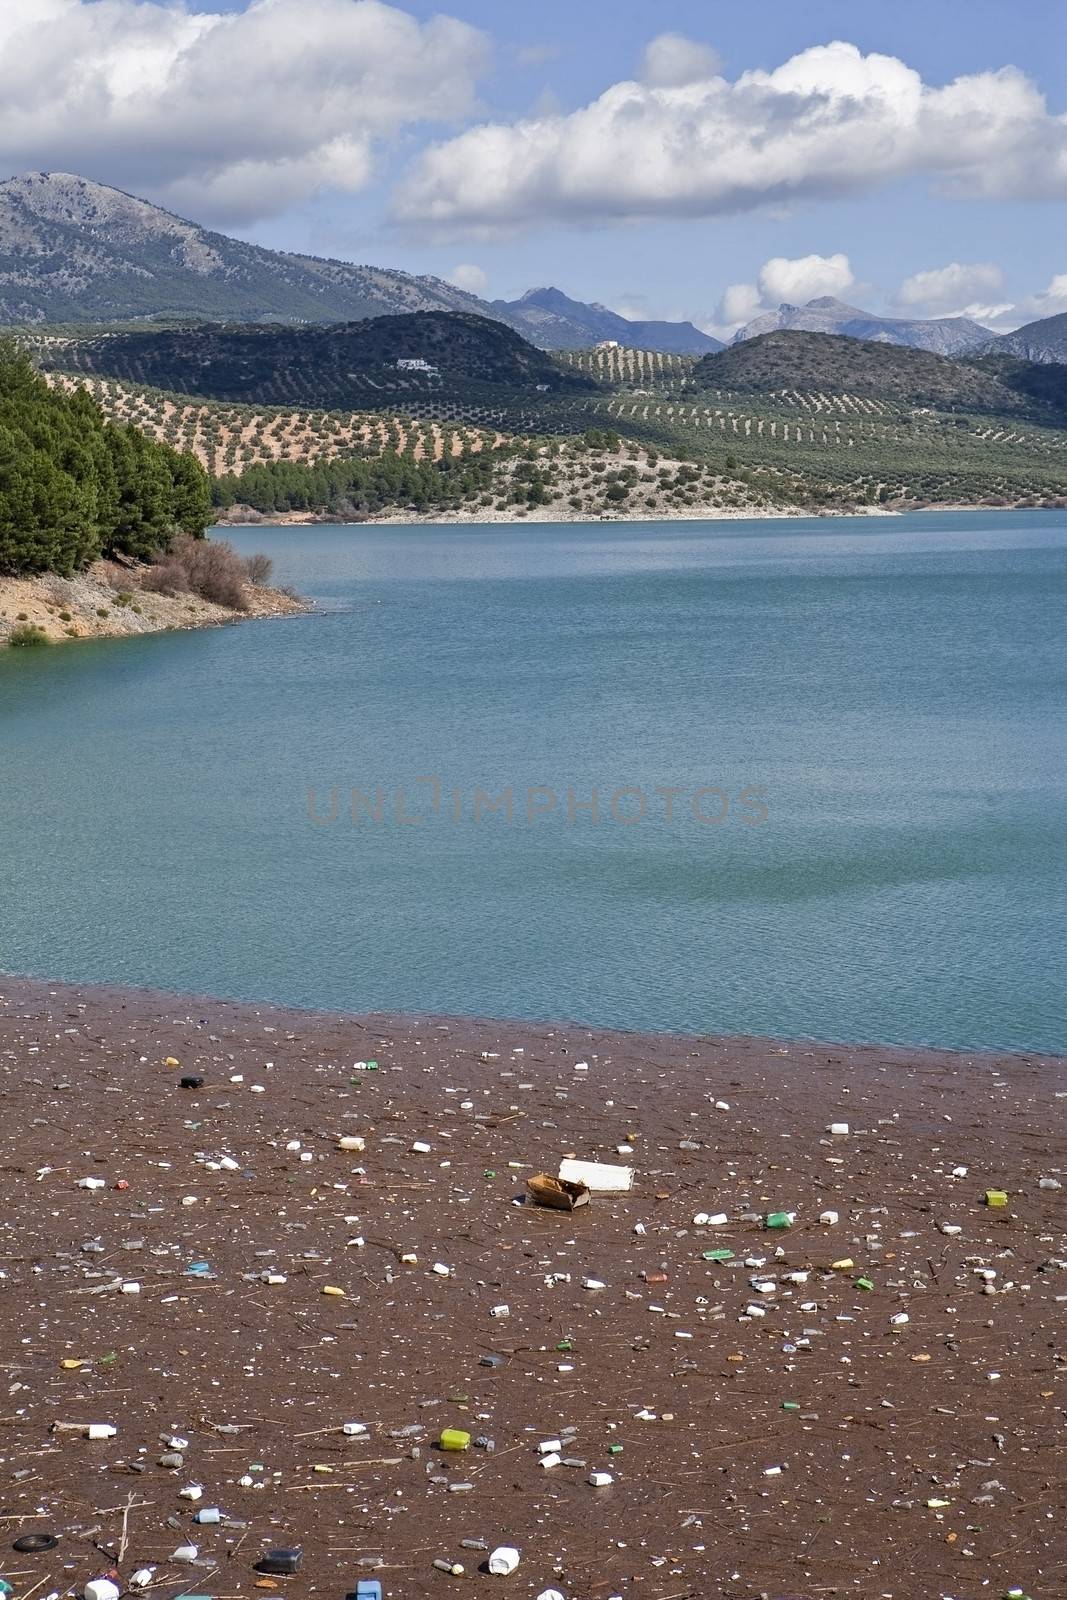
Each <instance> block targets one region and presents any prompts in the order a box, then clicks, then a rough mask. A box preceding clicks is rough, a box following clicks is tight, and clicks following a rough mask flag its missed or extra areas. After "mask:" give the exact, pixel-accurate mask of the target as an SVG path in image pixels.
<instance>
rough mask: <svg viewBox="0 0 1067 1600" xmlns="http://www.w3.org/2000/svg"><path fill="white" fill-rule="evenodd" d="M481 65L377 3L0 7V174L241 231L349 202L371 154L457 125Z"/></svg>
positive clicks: (457, 32)
mask: <svg viewBox="0 0 1067 1600" xmlns="http://www.w3.org/2000/svg"><path fill="white" fill-rule="evenodd" d="M488 58H489V45H488V41H487V39H486V37H485V35H484V34H482V33H480V32H479V31H478V30H477V29H475V28H472V27H470V26H469V25H468V24H467V23H465V22H460V21H457V20H455V19H453V18H451V17H447V16H436V17H434V18H433V19H432V20H430V21H428V22H426V23H420V22H418V21H417V20H416V19H415V18H413V17H411V16H409V15H408V14H407V12H405V11H402V10H400V9H398V8H397V7H396V6H392V5H387V4H385V3H383V0H250V4H249V5H248V6H247V8H246V9H245V10H243V11H239V12H197V13H193V12H190V11H189V10H188V9H187V8H186V5H185V4H184V3H182V0H166V3H165V0H95V3H92V4H90V3H88V0H0V171H3V172H4V173H5V175H6V173H7V172H18V171H26V170H29V169H40V168H45V169H51V170H69V171H74V172H78V173H81V174H83V175H85V176H87V177H92V178H97V179H101V180H103V181H105V182H109V183H114V184H117V185H118V186H119V187H121V188H127V189H132V190H134V191H136V192H138V193H144V194H148V195H149V196H150V197H151V198H153V199H156V200H161V201H163V203H165V204H169V205H171V206H173V207H175V208H184V209H187V210H192V211H194V214H195V215H197V216H198V217H200V218H207V217H211V218H215V219H219V220H225V221H228V222H235V221H248V220H251V219H253V218H256V217H262V216H267V215H271V214H275V213H277V212H279V211H282V210H284V209H285V208H286V207H287V206H289V205H291V204H292V203H293V202H294V201H295V200H298V199H301V198H303V197H305V196H306V195H307V194H308V193H309V192H311V191H313V190H314V189H315V188H317V187H319V186H324V185H328V186H334V187H337V188H340V189H346V190H354V189H358V188H361V187H362V186H363V185H364V184H366V183H367V181H368V180H369V178H370V176H371V174H372V169H373V159H374V153H375V147H376V144H377V142H378V141H379V140H380V139H382V138H386V137H388V136H390V135H393V134H395V133H397V132H398V131H399V130H400V129H401V128H403V127H404V126H405V125H406V124H410V123H414V122H425V121H430V122H444V123H449V122H455V121H456V120H457V119H458V118H461V117H464V116H466V115H467V114H468V113H469V112H470V111H471V109H472V107H473V105H474V99H475V87H476V81H477V78H478V76H479V74H480V73H481V72H482V71H484V70H485V68H486V67H487V65H488Z"/></svg>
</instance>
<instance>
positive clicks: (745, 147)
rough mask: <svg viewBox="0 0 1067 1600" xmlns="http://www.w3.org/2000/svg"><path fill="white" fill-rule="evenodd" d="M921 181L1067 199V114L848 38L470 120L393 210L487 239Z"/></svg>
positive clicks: (1001, 83)
mask: <svg viewBox="0 0 1067 1600" xmlns="http://www.w3.org/2000/svg"><path fill="white" fill-rule="evenodd" d="M655 71H656V68H655V62H653V75H655ZM915 174H925V175H927V176H929V177H930V178H932V179H934V180H936V181H937V182H938V183H939V184H940V185H942V186H943V187H944V188H946V189H947V190H948V191H950V192H952V193H954V194H957V195H960V196H972V197H1007V198H1011V199H1015V200H1018V199H1024V198H1033V199H1036V198H1045V199H1052V198H1062V197H1065V196H1067V118H1065V117H1063V116H1053V115H1051V114H1050V112H1049V111H1048V109H1047V107H1046V105H1045V101H1044V98H1043V96H1042V95H1041V93H1040V92H1039V90H1038V89H1037V87H1036V86H1035V85H1034V84H1033V83H1032V82H1031V80H1030V79H1029V78H1027V77H1026V75H1025V74H1024V73H1022V72H1020V71H1019V70H1018V69H1016V68H1014V67H1004V68H1002V69H1000V70H999V71H996V72H981V73H975V74H972V75H970V76H968V77H962V78H957V79H956V80H955V81H954V82H952V83H950V84H948V85H946V86H944V87H940V88H939V87H935V86H932V85H929V84H926V83H924V82H923V80H922V78H921V77H920V75H919V73H918V72H916V71H914V70H913V69H912V68H911V67H908V66H906V65H905V63H904V62H902V61H899V60H897V59H896V58H895V57H893V56H886V55H877V54H872V55H866V56H865V55H863V54H862V53H861V52H860V51H859V50H858V49H857V48H856V46H855V45H851V44H847V43H843V42H840V41H838V42H835V43H833V44H828V45H820V46H817V47H815V48H813V49H810V50H804V51H802V52H801V53H800V54H799V55H796V56H793V57H792V58H791V59H790V60H788V61H786V62H785V63H784V64H783V65H782V66H780V67H778V68H777V69H776V70H775V71H773V72H766V71H763V70H754V71H750V72H744V73H742V74H741V76H740V77H738V78H737V79H736V80H735V81H733V82H729V81H727V80H726V79H724V78H718V77H702V78H701V79H700V80H699V81H691V82H685V83H681V84H679V83H662V82H655V81H653V82H623V83H616V84H613V85H612V86H611V87H610V88H609V89H607V90H605V92H604V93H603V94H602V95H601V96H600V97H599V98H598V99H596V100H594V101H592V102H591V103H590V104H589V105H586V106H584V107H582V108H580V109H579V110H577V111H573V112H570V113H569V114H566V115H563V114H558V115H554V116H546V117H528V118H525V119H523V120H520V121H518V122H515V123H510V124H509V123H501V122H497V123H486V124H484V125H482V126H479V127H474V128H470V129H468V130H467V131H466V132H464V133H462V134H460V135H459V136H458V137H456V138H453V139H449V140H447V141H445V142H443V143H437V144H435V145H431V146H430V147H429V148H428V149H427V150H425V151H424V152H423V153H422V154H421V155H420V156H419V157H418V158H417V159H416V161H415V162H414V164H413V166H412V168H411V169H410V171H409V172H408V174H407V176H406V178H405V179H404V181H403V182H402V183H401V185H400V188H399V190H398V193H397V196H396V212H397V215H398V216H399V217H400V218H401V219H402V220H404V221H406V222H408V223H411V224H414V225H418V226H431V227H436V228H438V229H439V230H447V229H453V230H456V231H460V230H467V231H479V230H481V231H485V232H491V231H494V230H499V229H501V228H510V227H515V226H519V225H524V224H529V223H533V222H544V221H553V220H574V221H583V222H589V221H604V220H611V219H625V218H654V217H665V216H676V217H678V216H680V217H686V216H715V215H724V214H727V213H732V212H733V213H736V212H743V211H746V210H750V209H752V208H753V207H755V206H760V205H763V206H766V205H772V204H780V203H782V202H786V201H793V200H796V199H802V198H815V197H819V196H834V195H844V194H850V193H861V192H868V191H870V190H872V189H874V188H876V187H878V186H879V185H880V184H883V183H886V182H888V181H890V180H892V179H894V178H899V177H904V176H908V175H915Z"/></svg>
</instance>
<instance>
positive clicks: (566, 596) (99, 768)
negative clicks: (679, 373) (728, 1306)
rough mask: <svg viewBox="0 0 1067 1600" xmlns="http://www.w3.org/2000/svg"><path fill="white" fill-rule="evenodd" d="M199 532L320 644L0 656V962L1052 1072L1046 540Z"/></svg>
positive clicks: (252, 635)
mask: <svg viewBox="0 0 1067 1600" xmlns="http://www.w3.org/2000/svg"><path fill="white" fill-rule="evenodd" d="M232 537H233V538H234V542H235V543H237V544H238V545H239V546H240V547H241V548H242V550H245V551H251V550H253V549H263V550H266V551H268V552H269V553H270V554H271V555H272V556H273V557H274V560H275V563H276V570H277V573H278V575H279V577H280V578H281V579H282V580H283V581H287V582H291V583H293V584H295V585H296V586H297V587H299V588H300V589H301V590H303V591H304V592H305V593H307V594H310V595H312V596H313V597H315V598H316V599H317V600H318V601H319V602H320V603H321V607H322V611H323V614H320V615H318V616H314V617H307V618H299V619H294V620H288V621H269V622H261V623H248V624H245V625H243V626H241V627H237V628H227V629H222V630H218V631H213V632H205V633H187V634H172V635H165V636H160V637H156V638H147V639H143V640H133V641H108V642H100V643H94V644H86V645H78V646H72V647H71V648H69V649H55V650H51V651H44V652H8V653H5V654H4V655H3V656H2V657H0V760H2V783H0V849H2V855H0V970H7V971H15V972H27V973H36V974H40V975H47V976H52V977H67V978H74V979H84V980H110V981H118V982H124V983H132V984H145V985H154V986H163V987H166V988H171V989H181V990H192V991H198V992H202V993H216V994H223V995H229V996H235V997H244V998H266V999H272V1000H278V1001H285V1002H290V1003H296V1004H300V1005H306V1006H323V1007H331V1008H346V1009H353V1010H365V1009H393V1010H418V1011H438V1012H453V1013H479V1014H488V1015H502V1016H514V1017H551V1018H577V1019H582V1020H586V1021H590V1022H600V1023H612V1024H619V1025H624V1026H628V1027H641V1028H674V1029H681V1030H692V1031H705V1030H710V1031H731V1032H753V1033H769V1034H778V1035H808V1036H816V1037H822V1038H836V1039H842V1040H846V1039H851V1040H854V1039H879V1040H884V1041H901V1042H910V1043H916V1042H932V1043H937V1044H944V1045H957V1046H977V1045H986V1046H1001V1047H1006V1046H1014V1047H1022V1048H1042V1049H1047V1050H1061V1051H1062V1050H1067V984H1065V977H1067V972H1065V962H1064V955H1063V950H1064V947H1065V943H1067V941H1065V939H1064V930H1065V926H1067V629H1065V626H1064V622H1065V603H1064V602H1065V599H1067V514H1065V513H1063V512H1049V513H1043V512H1030V513H1007V514H999V513H989V514H985V515H970V514H964V513H960V514H943V515H934V516H913V517H908V518H900V519H885V520H873V519H872V520H863V519H857V520H847V521H844V520H842V521H837V520H835V521H826V520H813V521H791V522H776V523H766V522H746V523H707V524H705V523H683V524H677V523H676V524H668V525H663V524H659V525H657V524H647V525H645V524H608V525H597V526H580V527H575V526H570V527H543V526H542V527H535V526H526V527H521V526H520V527H488V528H472V527H464V528H426V527H420V528H404V527H388V528H385V527H377V528H375V527H370V528H368V527H358V528H330V529H264V528H258V529H255V530H254V531H252V532H248V533H245V532H241V533H239V534H235V535H232ZM420 778H424V779H428V778H436V779H437V780H438V782H439V785H440V790H439V799H438V808H437V811H436V812H435V810H434V804H433V802H434V799H435V793H437V791H436V790H435V786H434V784H432V783H429V782H422V783H419V782H418V781H417V780H419V779H420ZM379 788H380V789H381V791H382V806H381V811H382V820H381V821H380V822H376V821H374V820H373V819H372V817H371V815H370V814H369V812H368V809H367V807H365V806H357V816H358V820H357V821H353V820H352V811H351V795H352V790H353V789H356V790H359V791H361V792H362V793H363V794H364V795H365V796H366V797H367V801H368V802H369V805H370V807H371V808H373V807H374V806H375V805H376V804H377V795H376V791H377V790H378V789H379ZM479 788H481V789H482V790H483V791H484V793H485V794H486V795H488V796H491V797H493V798H497V797H499V796H500V795H501V792H502V791H504V790H507V789H510V790H511V792H512V807H513V809H512V816H511V820H510V821H509V820H508V817H507V814H506V809H505V806H504V805H503V804H502V805H501V806H500V807H499V808H498V809H497V810H496V811H495V812H492V813H489V812H488V810H487V807H486V805H485V802H484V801H483V802H481V815H480V817H478V818H477V820H476V818H475V814H474V813H475V796H476V791H477V790H478V789H479ZM623 789H625V790H627V791H628V792H627V793H626V794H618V793H616V791H620V790H623ZM333 790H335V791H337V796H336V798H337V816H336V820H335V821H332V822H331V821H330V820H329V818H330V816H331V815H332V814H333V813H332V809H331V804H332V803H331V791H333ZM398 790H400V791H402V796H401V798H400V800H399V801H398V795H397V791H398ZM531 790H533V791H534V793H533V797H532V800H531V796H530V793H529V791H531ZM594 790H596V791H597V797H598V806H599V817H598V818H597V819H596V820H594V817H593V815H592V813H591V811H590V810H589V808H588V807H589V802H590V800H591V797H592V793H593V791H594ZM657 790H659V791H663V790H676V791H677V793H675V794H673V795H669V796H668V795H666V794H663V793H657V792H656V791H657ZM309 791H313V792H314V804H313V806H311V807H309ZM698 791H704V792H702V793H698ZM714 791H721V793H717V792H714ZM754 791H759V794H755V793H754ZM568 792H570V813H571V814H570V816H568ZM613 795H614V796H615V812H616V815H615V816H613V815H612V811H611V801H612V796H613ZM743 796H744V797H743ZM668 804H669V805H670V809H671V815H670V818H669V819H668V816H667V810H668ZM642 807H644V815H643V817H642V816H641V815H640V813H641V810H642ZM694 808H695V811H696V813H697V814H698V815H699V817H700V818H714V817H718V816H722V815H723V813H724V812H725V816H724V819H723V820H722V821H707V820H698V816H697V815H694ZM457 811H458V820H457ZM764 813H765V820H763V821H759V820H757V819H758V818H759V817H760V816H762V815H764ZM416 817H419V818H421V821H414V820H408V819H413V818H416ZM634 817H637V818H638V819H639V820H635V821H628V820H626V819H627V818H634ZM314 818H318V819H319V820H313V819H314Z"/></svg>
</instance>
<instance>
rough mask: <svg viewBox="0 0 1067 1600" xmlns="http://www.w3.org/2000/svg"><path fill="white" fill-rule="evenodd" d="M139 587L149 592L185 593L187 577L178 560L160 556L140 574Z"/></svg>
mask: <svg viewBox="0 0 1067 1600" xmlns="http://www.w3.org/2000/svg"><path fill="white" fill-rule="evenodd" d="M141 588H142V589H147V590H148V591H149V592H150V593H151V594H187V593H188V590H189V579H188V576H187V574H186V571H185V568H184V567H183V566H182V564H181V562H180V561H176V560H175V558H174V557H173V556H161V557H160V559H159V560H158V561H154V562H153V563H152V565H151V566H150V567H149V568H147V570H146V571H145V572H143V573H142V574H141Z"/></svg>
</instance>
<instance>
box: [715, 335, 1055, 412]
mask: <svg viewBox="0 0 1067 1600" xmlns="http://www.w3.org/2000/svg"><path fill="white" fill-rule="evenodd" d="M693 383H694V385H695V386H696V387H698V388H704V389H710V388H714V389H721V390H730V391H732V392H734V393H738V394H766V395H771V394H775V393H782V392H788V391H790V390H805V391H813V392H816V393H819V392H822V393H825V394H827V395H832V394H842V393H847V394H852V395H861V396H868V397H870V398H871V399H873V400H877V401H880V402H883V403H884V402H887V401H888V402H891V403H895V404H897V405H901V406H907V407H913V406H933V407H936V408H938V409H942V410H952V411H979V412H989V413H1008V414H1011V413H1017V412H1019V411H1021V410H1024V409H1027V408H1028V407H1029V406H1032V405H1033V403H1034V402H1032V401H1031V400H1030V399H1029V398H1028V397H1027V396H1026V395H1025V394H1024V393H1022V392H1020V391H1019V389H1018V388H1017V387H1015V386H1014V385H1013V384H1012V382H1011V381H1010V376H1009V374H1008V372H1007V370H1006V369H1005V371H1004V374H1003V376H1001V375H1000V371H999V369H992V368H986V367H984V366H979V365H977V364H973V363H969V362H964V361H951V360H949V359H947V358H946V357H945V356H938V355H933V354H932V353H931V352H930V351H928V350H912V349H908V348H906V347H904V346H899V345H891V344H880V343H877V342H875V341H873V340H859V339H851V338H847V337H842V336H840V335H833V334H822V333H800V332H776V333H765V334H761V335H760V336H759V337H758V338H756V339H746V340H745V341H744V342H743V343H742V344H738V345H731V346H730V348H729V349H728V350H724V351H722V352H721V353H720V354H718V355H712V356H705V357H704V358H703V359H702V360H701V361H699V362H698V363H697V365H696V367H695V368H694V369H693Z"/></svg>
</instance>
